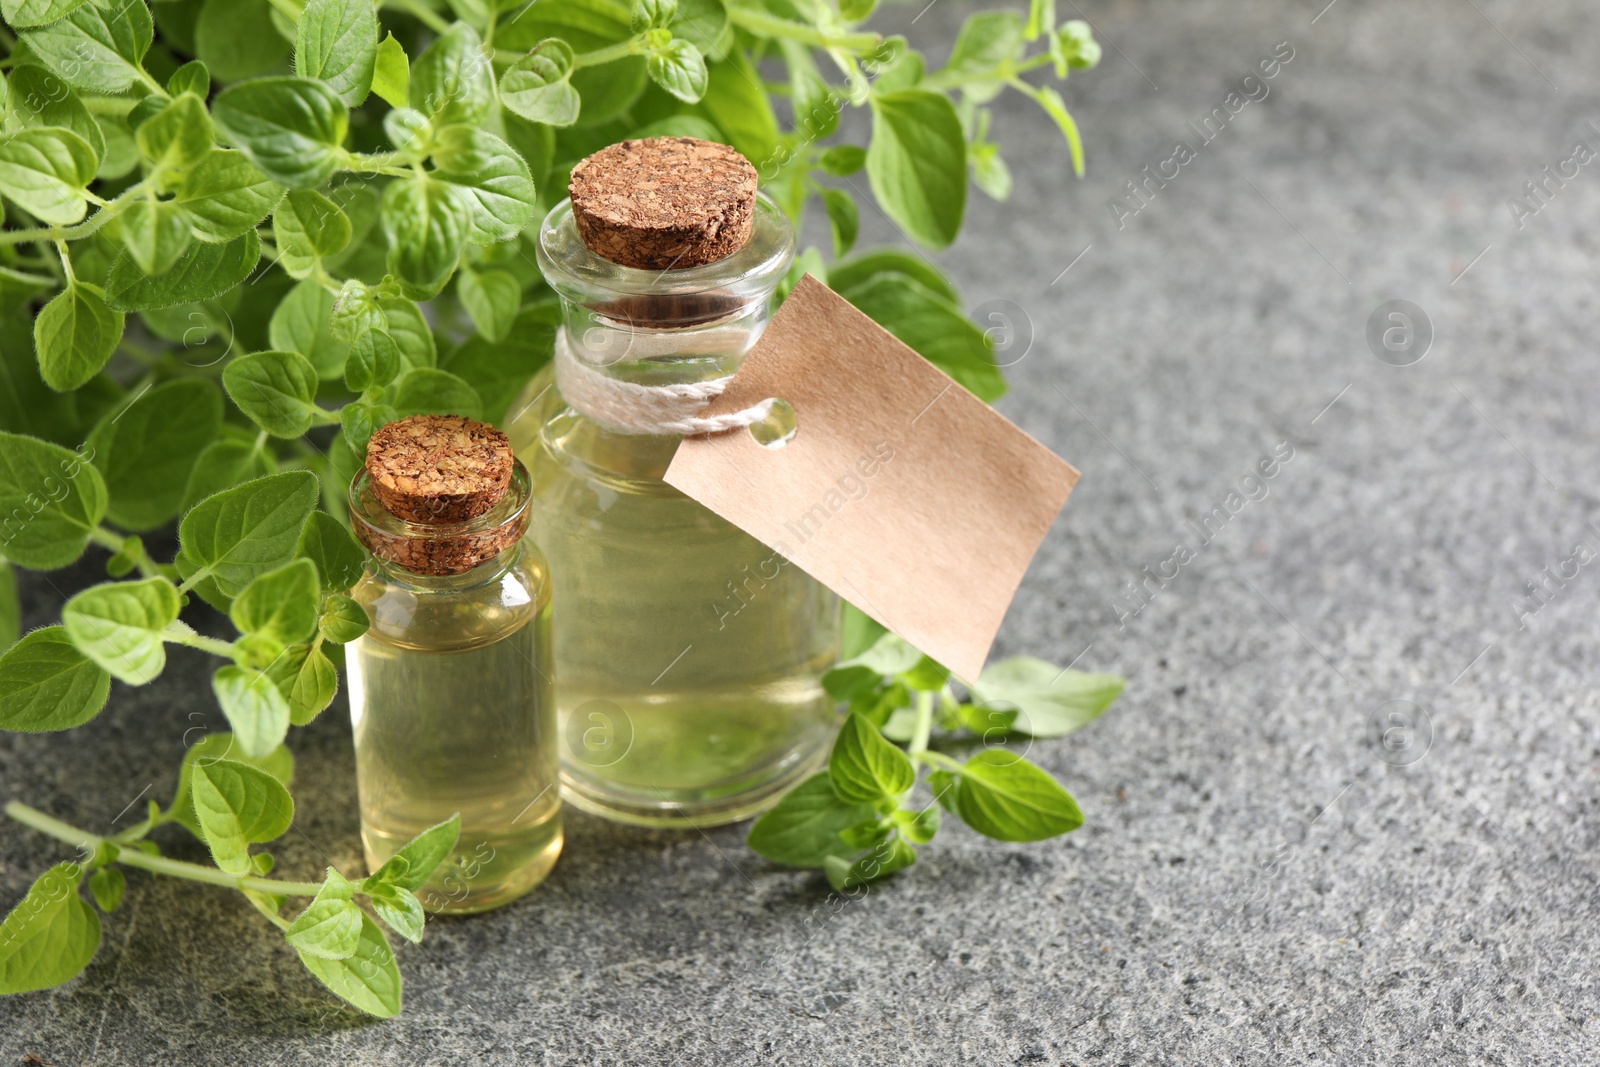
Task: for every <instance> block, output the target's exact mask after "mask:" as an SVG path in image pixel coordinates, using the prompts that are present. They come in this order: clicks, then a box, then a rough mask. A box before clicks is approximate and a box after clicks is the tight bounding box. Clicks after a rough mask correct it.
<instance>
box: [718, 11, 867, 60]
mask: <svg viewBox="0 0 1600 1067" xmlns="http://www.w3.org/2000/svg"><path fill="white" fill-rule="evenodd" d="M728 21H729V22H731V23H733V24H734V25H735V26H743V27H744V28H745V29H747V30H749V31H751V32H752V33H758V34H761V35H762V36H765V37H785V38H787V39H789V40H791V41H799V42H800V43H801V44H809V45H812V46H814V47H816V48H842V49H844V50H845V51H847V52H856V53H862V52H870V51H872V50H873V49H874V48H876V47H878V44H879V42H880V41H882V40H883V38H882V37H880V36H879V35H878V34H876V33H840V34H828V33H823V32H822V31H821V30H819V29H817V28H816V27H815V26H808V25H806V24H805V23H803V22H792V21H790V20H789V19H785V18H779V17H778V16H776V15H769V14H767V13H766V12H765V11H756V10H754V9H752V8H747V7H730V8H729V9H728Z"/></svg>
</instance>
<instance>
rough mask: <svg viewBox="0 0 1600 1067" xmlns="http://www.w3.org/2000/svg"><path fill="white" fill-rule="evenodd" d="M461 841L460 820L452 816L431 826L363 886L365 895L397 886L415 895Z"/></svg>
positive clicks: (388, 860) (408, 842) (396, 854)
mask: <svg viewBox="0 0 1600 1067" xmlns="http://www.w3.org/2000/svg"><path fill="white" fill-rule="evenodd" d="M460 837H461V816H459V815H452V816H450V818H448V819H446V820H445V821H444V822H442V823H438V824H437V825H434V826H430V827H428V828H427V829H426V830H424V831H422V832H421V833H420V834H418V835H417V836H416V837H413V838H412V839H411V840H410V841H407V842H406V844H405V846H404V847H403V848H401V849H400V851H399V852H396V853H395V854H394V855H393V856H390V857H389V858H388V859H387V860H386V861H384V864H383V866H381V867H379V868H378V869H377V870H375V871H373V872H372V874H371V875H370V876H368V878H367V879H366V881H364V882H362V883H361V889H362V892H371V891H372V890H373V889H376V888H378V887H379V886H385V885H397V886H399V887H400V888H401V889H410V890H412V891H413V892H414V891H416V890H418V889H421V888H422V887H423V886H424V885H426V884H427V881H428V879H429V878H431V877H433V872H434V870H435V869H436V868H437V867H438V866H439V864H441V863H443V862H444V861H445V859H446V858H447V857H448V856H449V855H450V851H451V850H452V849H454V848H455V847H456V841H457V840H459V839H460Z"/></svg>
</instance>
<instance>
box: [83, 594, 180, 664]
mask: <svg viewBox="0 0 1600 1067" xmlns="http://www.w3.org/2000/svg"><path fill="white" fill-rule="evenodd" d="M182 606H183V605H182V601H181V600H180V599H179V597H178V590H177V589H176V588H174V587H173V585H172V583H171V582H169V581H167V580H166V579H165V578H146V579H145V580H144V581H141V582H107V583H104V584H102V585H95V586H90V587H89V588H88V589H85V590H84V591H83V592H81V593H79V594H77V595H76V596H74V597H73V598H72V599H71V600H68V601H67V603H66V606H64V607H63V608H62V609H61V623H62V626H64V627H65V628H66V631H67V636H68V637H70V638H71V639H72V643H73V644H74V645H76V646H77V648H78V651H80V652H82V653H83V654H84V655H85V656H87V657H89V659H91V660H93V661H94V662H95V663H96V664H98V665H99V666H100V667H102V668H104V669H105V670H106V671H107V672H108V673H110V675H111V676H112V677H113V678H115V679H117V680H118V681H120V682H126V683H127V684H128V685H144V684H146V683H147V682H150V681H152V680H153V679H155V678H156V676H158V675H159V674H160V673H161V672H162V670H163V669H164V668H165V667H166V665H167V650H166V646H165V644H164V643H163V642H162V637H161V632H162V631H163V630H165V629H166V628H167V624H168V623H170V622H172V621H173V620H174V619H176V618H177V617H178V610H179V608H181V607H182Z"/></svg>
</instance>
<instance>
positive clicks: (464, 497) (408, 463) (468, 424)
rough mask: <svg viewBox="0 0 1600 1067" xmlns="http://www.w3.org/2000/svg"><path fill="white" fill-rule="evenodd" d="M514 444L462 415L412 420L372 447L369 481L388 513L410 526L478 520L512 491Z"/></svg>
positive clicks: (379, 436)
mask: <svg viewBox="0 0 1600 1067" xmlns="http://www.w3.org/2000/svg"><path fill="white" fill-rule="evenodd" d="M511 462H512V455H511V442H510V441H509V440H507V439H506V435H505V434H503V433H501V432H500V431H499V430H497V429H495V428H494V427H493V426H487V425H485V424H483V423H481V422H475V421H473V420H472V419H464V418H462V417H461V416H459V415H411V416H408V417H406V418H403V419H400V420H398V421H396V422H391V423H389V424H388V425H386V426H383V427H382V428H380V429H379V430H378V431H377V432H376V433H374V434H373V435H372V438H371V439H370V440H369V441H368V442H367V477H368V478H369V479H370V480H371V483H372V491H373V493H374V494H375V495H376V496H377V498H378V503H380V504H382V505H383V509H384V510H385V511H387V512H388V513H389V514H391V515H393V516H395V517H396V518H400V519H405V520H406V521H407V522H417V523H426V524H428V525H436V524H443V523H454V522H466V521H467V520H468V519H475V518H477V517H478V516H479V515H482V514H483V513H484V512H486V511H488V510H489V509H490V508H492V507H494V506H495V504H497V503H499V501H500V498H501V497H502V496H505V493H506V489H507V488H508V487H510V485H511Z"/></svg>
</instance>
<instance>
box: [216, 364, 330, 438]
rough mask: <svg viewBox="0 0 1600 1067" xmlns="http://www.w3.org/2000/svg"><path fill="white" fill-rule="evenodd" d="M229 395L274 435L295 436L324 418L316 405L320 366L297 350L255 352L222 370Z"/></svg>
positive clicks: (243, 410)
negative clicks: (316, 365)
mask: <svg viewBox="0 0 1600 1067" xmlns="http://www.w3.org/2000/svg"><path fill="white" fill-rule="evenodd" d="M222 384H223V386H224V387H225V388H226V389H227V390H228V396H229V397H231V398H232V399H233V402H234V403H235V404H237V405H238V406H239V410H240V411H242V412H244V413H245V415H246V416H248V417H249V419H250V421H251V422H253V423H255V424H256V425H257V426H259V427H261V428H262V429H263V430H265V431H266V432H267V433H269V434H271V435H272V436H274V437H284V438H291V439H292V438H296V437H300V436H301V435H303V434H304V433H305V432H306V431H307V430H309V429H310V428H311V427H312V425H313V424H315V423H319V422H322V421H324V420H323V412H322V409H321V408H319V407H317V405H316V399H315V398H316V395H317V369H316V368H315V367H313V366H312V365H311V364H310V363H309V362H307V360H306V358H305V357H304V356H302V355H300V354H299V353H296V352H253V353H251V354H250V355H247V356H240V357H239V358H238V359H236V360H234V361H233V362H232V363H229V364H228V366H227V367H226V368H224V369H223V372H222Z"/></svg>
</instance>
